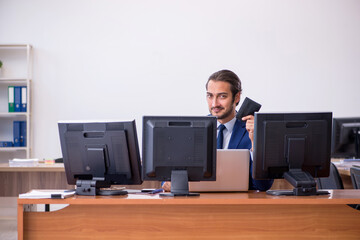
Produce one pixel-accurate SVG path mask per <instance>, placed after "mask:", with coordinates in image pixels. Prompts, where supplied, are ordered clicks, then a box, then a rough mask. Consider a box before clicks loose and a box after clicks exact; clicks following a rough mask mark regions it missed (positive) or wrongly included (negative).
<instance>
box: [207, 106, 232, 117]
mask: <svg viewBox="0 0 360 240" xmlns="http://www.w3.org/2000/svg"><path fill="white" fill-rule="evenodd" d="M233 112H234V106H233V105H232V104H231V105H230V108H229V109H228V110H227V111H226V112H224V113H223V114H222V115H219V116H216V118H217V119H225V118H227V117H229V116H230V115H231V114H233ZM210 114H211V111H210ZM211 115H212V114H211Z"/></svg>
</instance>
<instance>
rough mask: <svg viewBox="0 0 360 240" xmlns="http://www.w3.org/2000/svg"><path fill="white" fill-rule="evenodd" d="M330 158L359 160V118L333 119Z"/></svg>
mask: <svg viewBox="0 0 360 240" xmlns="http://www.w3.org/2000/svg"><path fill="white" fill-rule="evenodd" d="M331 156H332V157H334V158H360V117H353V118H334V119H333V135H332V145H331Z"/></svg>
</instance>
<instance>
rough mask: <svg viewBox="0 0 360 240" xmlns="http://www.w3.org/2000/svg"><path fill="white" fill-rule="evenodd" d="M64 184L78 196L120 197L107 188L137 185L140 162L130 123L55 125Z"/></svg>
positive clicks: (134, 127)
mask: <svg viewBox="0 0 360 240" xmlns="http://www.w3.org/2000/svg"><path fill="white" fill-rule="evenodd" d="M58 127H59V134H60V144H61V150H62V155H63V159H64V166H65V172H66V177H67V181H68V183H69V184H76V193H77V194H79V195H120V194H127V192H126V191H121V190H118V191H116V190H102V189H101V188H108V187H110V186H111V185H132V184H141V183H142V180H141V162H140V154H139V146H138V140H137V133H136V125H135V120H133V121H93V122H92V121H89V122H66V121H62V122H59V123H58Z"/></svg>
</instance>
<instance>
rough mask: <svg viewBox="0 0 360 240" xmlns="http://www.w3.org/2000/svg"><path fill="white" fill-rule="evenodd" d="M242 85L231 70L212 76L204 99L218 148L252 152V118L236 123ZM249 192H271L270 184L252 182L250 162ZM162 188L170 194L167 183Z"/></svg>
mask: <svg viewBox="0 0 360 240" xmlns="http://www.w3.org/2000/svg"><path fill="white" fill-rule="evenodd" d="M241 91H242V89H241V81H240V79H239V77H238V76H237V75H236V74H235V73H233V72H232V71H230V70H221V71H218V72H215V73H213V74H212V75H211V76H210V77H209V79H208V81H207V83H206V99H207V103H208V107H209V111H210V114H211V115H212V116H215V117H216V118H217V120H218V138H219V135H220V134H221V135H222V139H223V140H222V143H220V146H219V141H218V148H223V149H250V151H252V146H253V138H254V116H252V115H249V116H245V117H243V118H242V120H239V119H236V110H235V107H236V106H237V105H238V104H239V102H240V96H241ZM249 171H250V174H249V189H250V190H260V191H266V190H268V189H270V188H271V185H272V184H273V180H254V179H253V178H252V160H250V168H249ZM163 188H164V189H165V190H166V191H170V189H171V184H170V182H165V183H164V184H163Z"/></svg>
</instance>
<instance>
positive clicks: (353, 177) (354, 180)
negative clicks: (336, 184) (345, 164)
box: [350, 167, 360, 189]
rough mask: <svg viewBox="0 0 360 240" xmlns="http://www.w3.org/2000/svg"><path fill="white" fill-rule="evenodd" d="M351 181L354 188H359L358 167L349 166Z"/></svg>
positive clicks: (359, 169)
mask: <svg viewBox="0 0 360 240" xmlns="http://www.w3.org/2000/svg"><path fill="white" fill-rule="evenodd" d="M350 176H351V182H352V185H353V187H354V189H360V168H359V167H351V168H350Z"/></svg>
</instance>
